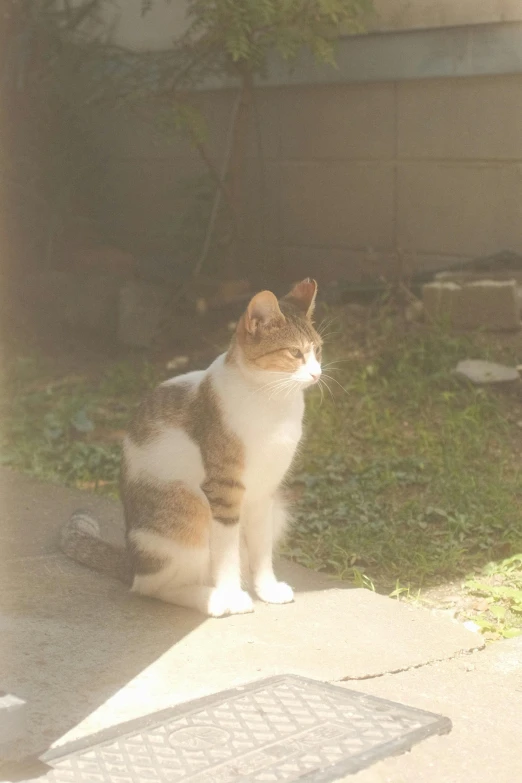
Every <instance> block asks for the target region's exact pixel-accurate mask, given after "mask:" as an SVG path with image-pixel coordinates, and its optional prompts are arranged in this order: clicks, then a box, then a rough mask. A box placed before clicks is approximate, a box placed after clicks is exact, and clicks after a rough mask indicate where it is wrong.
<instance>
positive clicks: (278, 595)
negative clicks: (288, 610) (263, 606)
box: [256, 582, 294, 604]
mask: <svg viewBox="0 0 522 783" xmlns="http://www.w3.org/2000/svg"><path fill="white" fill-rule="evenodd" d="M256 595H257V596H258V598H260V599H261V600H262V601H264V602H265V603H267V604H289V603H291V602H292V601H293V600H294V591H293V590H292V588H291V587H290V585H287V584H286V582H269V583H268V584H264V585H263V584H261V585H256Z"/></svg>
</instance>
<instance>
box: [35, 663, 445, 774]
mask: <svg viewBox="0 0 522 783" xmlns="http://www.w3.org/2000/svg"><path fill="white" fill-rule="evenodd" d="M450 730H451V722H450V720H449V719H448V718H444V717H442V716H440V715H435V714H433V713H430V712H424V711H423V710H417V709H413V708H411V707H406V706H404V705H403V704H396V703H394V702H391V701H385V700H384V699H378V698H375V697H373V696H367V695H365V694H362V693H357V692H356V691H351V690H347V689H345V688H340V687H337V686H334V685H326V684H324V683H321V682H316V681H314V680H307V679H303V678H302V677H297V676H294V675H285V676H282V677H271V678H269V679H265V680H261V681H259V682H256V683H253V684H251V685H246V686H244V687H242V688H237V689H235V690H232V691H225V692H222V693H218V694H216V695H214V696H210V697H207V698H204V699H199V700H198V701H195V702H189V703H188V704H184V705H183V706H181V707H178V708H174V709H172V710H167V711H164V712H161V713H156V714H155V715H150V716H148V717H146V718H141V719H139V720H136V721H132V722H130V723H125V724H123V725H121V726H117V727H115V728H114V729H111V730H110V731H107V732H103V733H101V734H98V735H96V736H95V737H91V738H89V739H88V740H87V741H83V740H82V741H81V742H76V743H73V744H72V745H69V746H66V747H65V748H62V749H60V751H59V753H58V752H53V753H52V754H46V755H45V756H44V758H43V761H45V762H46V763H47V764H49V765H50V766H51V767H52V770H51V771H49V772H48V773H47V774H46V775H45V777H44V778H43V779H44V780H48V781H55V782H56V783H87V782H88V783H98V782H99V783H102V781H104V782H106V781H114V783H145V781H146V782H147V783H160V782H161V783H163V781H165V782H167V781H168V782H169V783H171V782H172V783H177V781H180V782H181V781H183V783H185V782H186V783H189V782H190V783H254V781H256V782H257V781H259V783H261V781H263V782H266V783H270V782H271V781H295V780H299V781H305V780H306V781H309V783H319V781H320V783H326V781H334V780H337V779H338V778H339V777H342V776H344V775H347V774H350V773H353V772H357V771H358V770H360V769H362V768H363V767H367V766H369V765H370V764H372V763H373V762H375V761H377V760H379V759H382V758H384V757H386V756H389V755H395V754H397V753H400V752H403V751H405V750H408V749H409V748H411V746H412V745H414V744H415V743H416V742H419V741H420V740H422V739H424V738H425V737H428V736H429V735H431V734H444V733H446V732H448V731H450ZM40 779H41V778H40Z"/></svg>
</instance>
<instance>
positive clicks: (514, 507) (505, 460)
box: [0, 309, 522, 638]
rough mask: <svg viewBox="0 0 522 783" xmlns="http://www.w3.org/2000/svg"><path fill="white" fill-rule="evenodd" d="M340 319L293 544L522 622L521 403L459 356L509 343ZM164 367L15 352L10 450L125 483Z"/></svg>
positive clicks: (78, 480)
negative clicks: (140, 406) (469, 377)
mask: <svg viewBox="0 0 522 783" xmlns="http://www.w3.org/2000/svg"><path fill="white" fill-rule="evenodd" d="M342 318H343V316H342V315H338V316H337V323H338V327H339V328H338V335H337V336H335V337H330V339H329V340H327V343H328V351H327V352H328V355H329V358H327V359H326V360H325V375H326V376H330V378H328V377H326V381H327V383H328V385H329V386H330V392H328V391H326V393H323V395H321V393H320V392H319V391H318V390H315V391H314V392H312V393H311V394H310V397H309V405H308V414H307V424H306V430H307V437H306V440H305V444H304V447H303V450H302V453H301V456H300V460H299V464H298V466H297V470H296V473H295V476H294V484H293V490H294V492H295V495H296V513H295V525H294V527H293V531H292V534H291V536H290V538H289V540H288V542H287V544H286V545H285V550H284V551H285V553H286V555H287V556H289V557H291V558H292V559H294V560H295V561H297V562H299V563H301V564H303V565H306V566H309V567H311V568H314V569H317V570H320V571H327V572H329V573H331V574H333V575H335V576H336V577H339V578H342V579H348V580H351V581H353V582H354V583H355V584H357V585H360V586H365V587H369V588H371V589H375V590H378V591H380V592H385V593H388V594H392V595H395V596H396V597H401V598H404V597H412V596H417V595H419V591H420V594H421V595H423V594H427V593H429V590H430V589H432V588H433V587H434V586H437V585H441V584H443V583H446V582H455V581H458V582H459V584H462V585H464V591H463V594H466V595H468V596H469V599H470V601H471V603H470V604H469V605H467V606H466V607H465V608H463V609H462V611H461V613H460V616H461V617H464V619H469V620H471V621H473V622H476V623H477V625H478V626H479V627H480V628H481V629H482V630H483V631H484V632H485V633H486V634H487V635H489V637H490V638H497V637H498V636H501V635H502V636H510V635H515V634H516V633H519V632H520V631H522V555H521V554H520V553H522V521H521V512H522V508H521V506H522V482H521V472H520V468H519V462H520V453H521V451H522V430H521V429H520V426H517V422H519V421H520V420H522V405H521V402H520V401H519V400H518V397H517V396H516V395H515V394H514V393H509V392H508V391H506V392H502V393H500V392H497V391H491V390H486V389H482V388H477V387H472V386H469V385H465V384H463V383H462V382H459V381H458V380H457V379H456V378H455V377H454V376H453V374H452V369H453V367H454V366H455V364H456V363H457V361H459V360H460V359H464V358H469V357H471V358H473V357H475V358H493V359H497V360H507V361H510V362H512V361H514V360H515V357H514V355H513V350H512V349H511V348H510V347H509V346H507V347H505V346H502V345H501V344H498V343H497V344H496V345H495V344H494V343H492V342H491V341H488V340H486V338H485V337H484V336H482V335H475V336H473V337H455V336H452V335H450V334H448V333H447V332H445V331H444V330H443V329H437V328H427V327H421V326H417V325H416V326H407V325H405V324H403V323H402V321H401V320H400V319H398V318H397V317H396V316H395V315H391V314H389V313H387V311H386V309H384V310H382V311H381V312H380V314H379V316H378V317H375V318H373V319H372V318H370V319H368V318H365V319H362V320H361V318H358V319H357V320H355V321H354V320H352V321H351V322H350V323H349V324H347V323H344V322H343V321H342ZM166 375H168V372H167V371H166V370H165V369H164V368H163V367H161V368H160V367H156V366H153V365H152V364H150V363H148V362H145V361H142V362H133V363H130V362H123V363H119V364H116V365H113V366H112V367H111V368H109V370H107V371H105V372H103V373H101V374H100V375H99V376H98V377H92V376H91V377H77V376H75V377H64V378H58V379H57V378H56V377H53V375H52V372H50V370H49V369H48V368H46V367H45V366H44V365H42V363H41V362H40V361H36V360H34V359H27V358H19V359H17V360H16V361H15V362H13V364H12V365H11V367H10V368H9V371H8V373H7V379H6V388H5V393H4V399H3V403H2V418H3V421H4V432H3V438H2V445H1V450H0V460H1V462H2V463H3V464H7V465H10V466H11V467H13V468H15V469H17V470H22V471H25V472H27V473H31V474H32V475H36V476H38V477H40V478H42V479H47V480H53V481H59V482H62V483H65V484H68V485H70V486H77V487H82V488H89V489H95V490H98V491H102V492H105V493H107V494H111V495H114V496H115V495H116V494H117V478H118V463H119V437H120V435H121V431H122V430H123V429H124V428H125V426H126V424H127V422H128V419H129V417H130V414H131V412H132V410H133V408H134V406H135V405H136V404H137V402H138V400H139V399H140V397H141V396H142V394H143V392H144V391H145V390H146V389H147V388H149V387H150V386H152V385H153V384H154V383H156V382H157V381H158V380H159V379H160V378H161V377H166ZM323 392H325V390H323ZM474 607H478V608H474Z"/></svg>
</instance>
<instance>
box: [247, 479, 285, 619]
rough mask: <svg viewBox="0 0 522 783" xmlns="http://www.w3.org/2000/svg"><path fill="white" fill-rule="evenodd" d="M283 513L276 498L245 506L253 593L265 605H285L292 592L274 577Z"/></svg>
mask: <svg viewBox="0 0 522 783" xmlns="http://www.w3.org/2000/svg"><path fill="white" fill-rule="evenodd" d="M284 517H285V510H284V507H283V505H282V503H281V501H280V499H279V497H278V496H277V495H276V496H271V497H267V498H263V499H258V500H256V501H255V502H252V503H249V504H245V509H244V520H243V525H244V535H245V541H246V545H247V550H248V559H249V562H250V572H251V575H252V580H253V583H254V590H255V592H256V595H257V596H258V598H260V599H261V600H262V601H265V603H267V604H288V603H290V602H291V601H293V600H294V591H293V590H292V588H291V587H290V585H288V584H286V582H279V581H278V580H277V577H276V575H275V574H274V567H273V549H274V544H275V542H276V540H277V537H278V534H279V532H280V531H281V529H282V528H283V527H284Z"/></svg>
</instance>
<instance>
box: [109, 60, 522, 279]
mask: <svg viewBox="0 0 522 783" xmlns="http://www.w3.org/2000/svg"><path fill="white" fill-rule="evenodd" d="M233 99H234V93H233V92H232V91H229V90H222V91H210V92H207V93H203V94H201V95H200V96H199V98H198V100H199V104H200V106H201V108H202V109H203V111H204V112H205V113H206V115H207V116H208V117H209V120H210V122H211V128H212V133H211V136H210V138H209V149H210V152H211V154H212V156H213V158H214V159H215V160H216V161H219V160H220V158H221V156H222V155H223V151H224V146H225V139H226V132H227V123H228V118H229V116H230V112H231V107H232V103H233ZM257 105H258V114H259V138H258V134H257V132H256V129H255V128H252V129H251V138H250V141H249V149H248V159H247V165H246V174H245V221H244V225H243V230H242V233H243V238H244V241H245V262H246V263H247V264H248V265H249V267H250V269H251V270H254V273H257V274H258V276H259V277H260V278H265V277H267V276H269V275H270V274H273V273H274V272H275V271H277V272H278V273H281V274H282V276H283V277H285V278H289V279H290V278H294V277H297V276H299V275H304V274H314V275H318V276H319V277H321V278H322V279H325V278H331V277H336V276H338V275H343V276H347V277H350V278H352V279H360V278H361V277H364V276H366V275H375V274H379V273H381V272H383V271H387V270H388V271H389V270H390V268H391V265H392V263H393V260H392V259H393V253H394V251H396V250H398V249H401V250H402V251H404V253H405V254H406V257H407V258H408V259H409V262H410V263H411V264H413V265H414V266H415V268H417V269H421V268H423V269H425V268H436V267H439V266H441V265H445V264H448V265H451V264H452V263H454V262H455V261H458V260H460V259H463V258H469V257H472V256H476V255H480V254H485V253H490V252H494V251H497V250H500V249H503V248H509V249H512V250H515V251H518V252H521V253H522V75H500V76H483V77H472V78H443V79H427V80H408V81H401V82H380V83H367V84H359V83H347V84H335V85H315V86H287V87H279V88H265V89H261V90H259V91H258V95H257ZM100 132H101V137H100V139H101V142H102V143H103V145H104V148H105V149H106V150H107V151H109V152H110V153H111V154H110V162H109V165H108V167H107V170H106V185H105V187H104V198H105V200H106V202H107V203H109V204H110V208H109V213H108V220H109V224H110V226H111V227H112V228H111V230H114V231H115V232H116V234H117V237H118V239H119V241H120V242H122V243H123V244H125V243H126V244H127V246H129V248H130V249H133V247H142V248H143V249H144V250H145V251H146V250H147V249H150V248H151V247H152V246H153V244H154V243H153V242H152V238H153V237H154V235H155V233H156V234H158V232H155V229H154V226H155V225H157V221H158V210H159V211H160V213H161V215H162V216H163V217H162V219H163V220H165V217H166V219H167V220H168V215H169V213H170V214H174V213H175V211H176V209H177V208H178V207H180V206H181V205H180V200H179V198H180V197H179V194H178V195H176V196H174V194H173V193H174V188H173V183H175V182H177V181H179V179H180V178H181V177H187V178H190V177H192V176H194V175H197V174H198V173H200V172H201V171H202V170H203V169H202V166H201V163H200V161H199V160H198V158H197V155H196V154H195V153H194V152H193V151H192V150H191V149H190V146H189V145H188V144H187V143H185V142H182V141H180V140H170V141H166V140H165V139H164V138H163V137H162V136H160V135H156V134H154V133H152V132H151V130H150V127H148V126H147V125H145V124H137V123H136V122H135V121H132V122H131V121H129V119H125V118H117V117H114V118H113V119H112V121H111V122H108V121H107V119H104V122H103V126H102V129H101V131H100ZM260 151H261V152H262V155H261V156H260ZM111 221H112V222H111ZM159 234H161V232H159ZM151 242H152V245H151ZM153 249H154V251H155V252H167V253H168V247H165V246H164V243H163V244H162V239H161V236H159V238H158V239H157V245H156V246H154V247H153Z"/></svg>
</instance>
